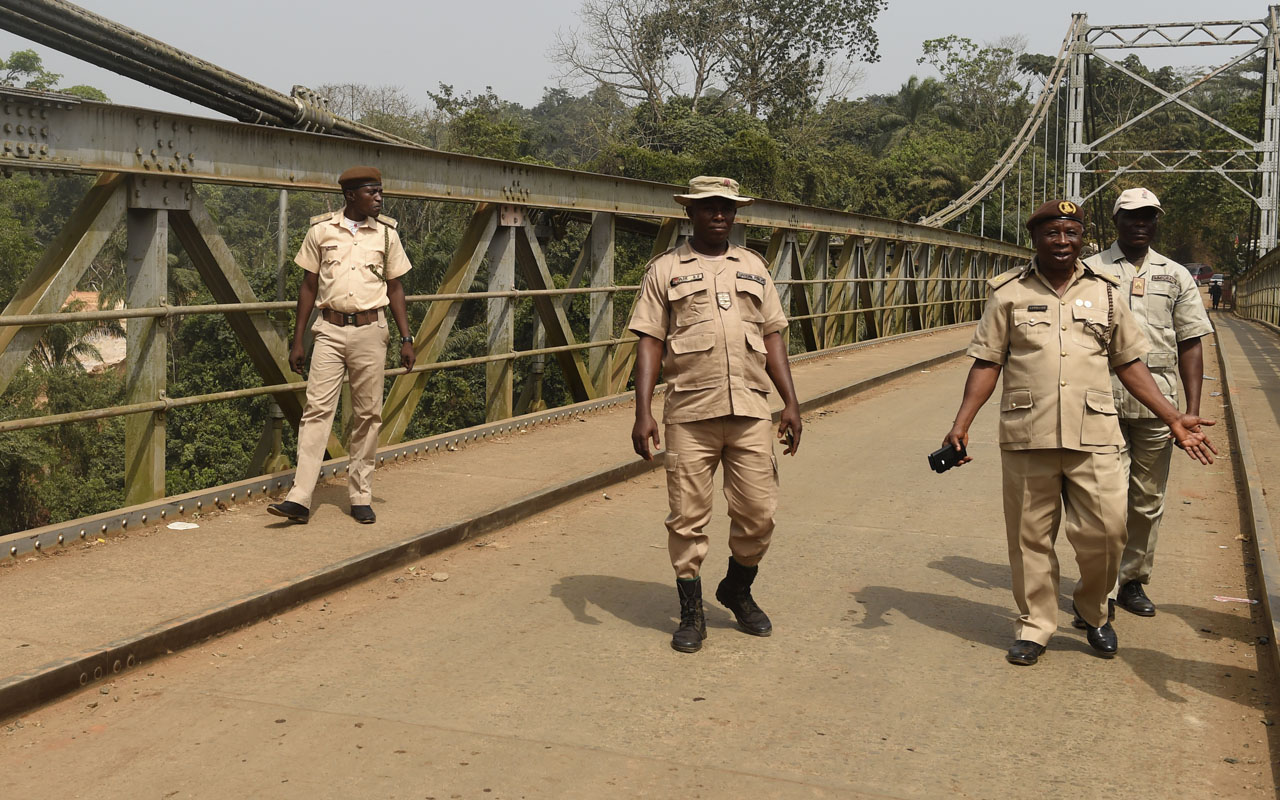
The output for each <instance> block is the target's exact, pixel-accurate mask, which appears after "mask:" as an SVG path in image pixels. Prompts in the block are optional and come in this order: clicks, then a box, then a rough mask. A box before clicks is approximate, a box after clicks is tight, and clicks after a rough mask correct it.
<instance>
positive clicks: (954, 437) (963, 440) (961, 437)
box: [942, 422, 973, 467]
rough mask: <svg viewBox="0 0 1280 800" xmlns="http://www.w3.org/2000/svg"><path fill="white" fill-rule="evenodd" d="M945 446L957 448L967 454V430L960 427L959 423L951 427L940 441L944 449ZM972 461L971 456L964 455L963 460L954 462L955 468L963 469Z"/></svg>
mask: <svg viewBox="0 0 1280 800" xmlns="http://www.w3.org/2000/svg"><path fill="white" fill-rule="evenodd" d="M947 445H953V446H955V447H958V448H959V449H961V450H963V451H965V453H966V454H967V453H968V452H969V429H968V428H966V427H965V426H963V425H961V424H960V423H959V422H957V423H956V424H955V425H952V426H951V430H950V431H948V432H947V435H946V437H945V438H943V440H942V446H943V447H946V446H947ZM972 460H973V456H971V455H965V457H964V458H962V459H960V460H959V461H957V462H956V466H957V467H963V466H964V465H965V464H968V463H969V462H970V461H972Z"/></svg>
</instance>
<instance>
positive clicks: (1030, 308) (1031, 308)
mask: <svg viewBox="0 0 1280 800" xmlns="http://www.w3.org/2000/svg"><path fill="white" fill-rule="evenodd" d="M1027 310H1028V311H1048V310H1049V307H1048V306H1027Z"/></svg>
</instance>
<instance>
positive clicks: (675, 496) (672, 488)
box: [664, 450, 680, 513]
mask: <svg viewBox="0 0 1280 800" xmlns="http://www.w3.org/2000/svg"><path fill="white" fill-rule="evenodd" d="M664 466H665V467H666V468H667V503H668V504H669V506H670V508H671V511H672V513H674V512H675V510H676V509H677V508H679V507H680V455H679V453H673V452H671V451H670V450H668V451H667V455H666V456H665V458H664Z"/></svg>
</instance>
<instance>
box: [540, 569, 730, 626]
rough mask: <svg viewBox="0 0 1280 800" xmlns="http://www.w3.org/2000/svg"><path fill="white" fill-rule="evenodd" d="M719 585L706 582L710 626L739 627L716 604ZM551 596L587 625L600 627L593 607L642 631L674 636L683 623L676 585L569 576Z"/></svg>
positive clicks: (703, 600)
mask: <svg viewBox="0 0 1280 800" xmlns="http://www.w3.org/2000/svg"><path fill="white" fill-rule="evenodd" d="M715 586H716V585H715V583H714V582H710V581H705V580H704V581H703V587H702V592H703V598H702V605H703V608H704V609H705V610H706V614H707V627H709V628H733V627H736V624H735V623H734V621H733V618H732V617H731V616H729V612H727V611H725V610H724V609H723V608H721V607H720V606H718V605H716V602H715V600H713V599H712V597H711V595H712V594H714V592H715ZM551 596H552V597H555V598H557V599H559V600H560V602H562V603H564V606H565V608H567V609H569V611H571V612H573V618H574V619H576V620H577V621H578V622H581V623H584V624H586V625H599V624H600V620H599V619H597V618H596V617H593V616H592V615H591V607H593V606H594V607H595V608H598V609H600V610H602V611H605V612H607V613H609V614H612V615H613V616H615V617H617V618H618V619H620V620H622V621H624V622H630V623H631V624H632V625H635V626H636V627H638V628H653V629H654V630H658V631H662V632H663V633H670V632H671V631H673V630H675V627H676V625H677V624H678V622H679V613H680V600H679V598H678V596H677V595H676V586H675V582H674V581H673V582H671V583H670V584H665V583H653V582H652V581H633V580H631V579H629V578H619V577H617V576H616V575H569V576H566V577H563V578H561V579H560V581H559V582H558V583H557V584H556V585H555V586H552V587H551Z"/></svg>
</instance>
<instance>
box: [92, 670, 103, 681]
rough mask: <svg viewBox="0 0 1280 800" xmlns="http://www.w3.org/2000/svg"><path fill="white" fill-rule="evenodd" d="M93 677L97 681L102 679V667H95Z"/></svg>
mask: <svg viewBox="0 0 1280 800" xmlns="http://www.w3.org/2000/svg"><path fill="white" fill-rule="evenodd" d="M93 679H94V680H95V681H98V680H102V667H94V668H93Z"/></svg>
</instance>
